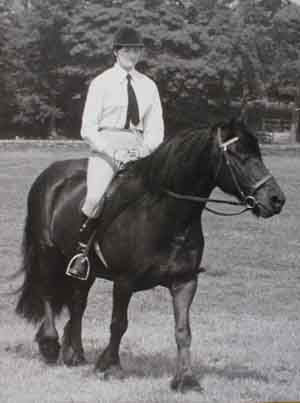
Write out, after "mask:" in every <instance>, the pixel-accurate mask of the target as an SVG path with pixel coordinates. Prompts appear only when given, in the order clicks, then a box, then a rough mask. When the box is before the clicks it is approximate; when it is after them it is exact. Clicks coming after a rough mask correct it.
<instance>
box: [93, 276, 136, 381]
mask: <svg viewBox="0 0 300 403" xmlns="http://www.w3.org/2000/svg"><path fill="white" fill-rule="evenodd" d="M131 296H132V291H131V287H130V286H129V285H128V284H127V282H122V281H118V282H115V283H114V288H113V311H112V320H111V325H110V340H109V343H108V345H107V347H106V348H105V350H104V351H103V352H102V353H101V354H100V355H99V357H98V359H97V362H96V365H95V371H99V372H101V373H103V374H104V378H105V379H106V378H109V377H114V378H123V371H122V368H121V364H120V357H119V349H120V343H121V339H122V336H123V335H124V333H125V332H126V330H127V327H128V317H127V310H128V305H129V302H130V299H131Z"/></svg>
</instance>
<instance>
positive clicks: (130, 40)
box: [113, 26, 144, 48]
mask: <svg viewBox="0 0 300 403" xmlns="http://www.w3.org/2000/svg"><path fill="white" fill-rule="evenodd" d="M113 47H114V48H116V47H117V48H123V47H144V43H143V40H142V37H141V35H140V33H139V32H138V31H137V30H136V29H134V28H131V27H129V26H124V27H121V28H120V29H119V30H118V31H117V33H116V34H115V37H114V43H113Z"/></svg>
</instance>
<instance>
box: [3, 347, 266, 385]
mask: <svg viewBox="0 0 300 403" xmlns="http://www.w3.org/2000/svg"><path fill="white" fill-rule="evenodd" d="M1 344H2V343H1ZM0 350H4V351H5V352H6V353H9V354H12V355H13V356H14V357H15V358H22V359H27V360H30V361H31V360H37V361H40V362H43V359H42V357H41V355H40V354H39V353H38V351H37V349H36V348H35V347H34V345H33V344H30V343H18V344H16V345H11V344H10V343H8V344H6V345H1V346H0ZM98 354H99V351H98V350H97V349H95V348H93V349H91V350H87V351H86V359H87V363H86V365H87V366H90V367H91V370H90V371H89V373H90V372H92V371H93V368H94V363H95V362H96V359H97V357H98ZM120 358H121V364H122V367H123V369H124V371H125V376H126V378H128V377H135V378H154V379H158V378H161V377H163V376H170V377H171V376H173V375H174V374H175V371H176V355H175V354H174V356H173V357H170V355H169V353H168V352H161V353H152V354H138V355H137V354H133V353H132V352H126V351H125V352H121V355H120ZM52 366H53V365H52ZM58 366H63V364H62V362H61V360H59V362H58ZM193 369H194V371H195V374H196V376H197V378H198V379H199V381H201V380H202V379H203V378H204V377H205V376H213V377H219V378H225V379H227V380H229V381H234V380H237V379H251V380H253V381H258V382H263V383H269V378H268V376H266V375H264V374H262V373H260V372H259V371H257V370H255V369H250V368H248V367H246V366H242V365H239V364H235V363H231V364H228V365H226V366H223V367H218V368H217V367H215V366H209V365H203V363H202V362H201V361H200V360H198V361H197V360H193Z"/></svg>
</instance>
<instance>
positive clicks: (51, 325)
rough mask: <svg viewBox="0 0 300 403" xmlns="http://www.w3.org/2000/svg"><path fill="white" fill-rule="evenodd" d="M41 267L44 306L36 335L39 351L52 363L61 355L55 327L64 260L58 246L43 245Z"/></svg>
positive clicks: (39, 279) (41, 293)
mask: <svg viewBox="0 0 300 403" xmlns="http://www.w3.org/2000/svg"><path fill="white" fill-rule="evenodd" d="M38 264H39V267H40V274H39V278H38V281H39V285H38V288H39V292H40V296H41V299H42V303H43V308H44V317H43V321H42V324H41V326H40V328H39V330H38V332H37V334H36V336H35V340H36V342H37V343H38V346H39V351H40V353H41V355H42V357H43V358H44V360H45V361H46V362H47V363H49V364H51V363H55V362H56V361H57V359H58V357H59V351H60V344H59V335H58V332H57V330H56V327H55V316H56V315H57V314H58V313H59V312H60V311H61V310H62V307H63V305H64V302H63V301H62V297H61V295H63V294H64V293H63V291H62V290H61V288H62V284H63V277H62V276H63V275H64V273H63V272H62V271H61V270H60V268H62V267H63V266H64V261H63V259H62V257H61V255H60V253H59V252H58V251H57V249H56V248H54V247H50V246H47V245H41V247H40V254H39V258H38Z"/></svg>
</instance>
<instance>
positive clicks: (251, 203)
mask: <svg viewBox="0 0 300 403" xmlns="http://www.w3.org/2000/svg"><path fill="white" fill-rule="evenodd" d="M217 138H218V148H219V149H220V150H221V154H220V159H219V163H218V168H217V171H216V175H215V182H216V180H217V178H218V176H219V173H220V170H221V166H222V161H223V159H224V160H225V163H226V165H227V167H228V169H229V172H230V175H231V178H232V180H233V183H234V185H235V187H236V189H237V191H238V193H239V195H240V197H241V201H240V202H237V201H230V200H224V199H212V198H209V197H198V196H192V195H184V194H180V193H176V192H173V191H171V190H166V191H165V192H166V193H167V194H168V195H169V196H171V197H173V198H175V199H179V200H187V201H191V202H195V203H219V204H229V205H233V206H245V208H244V209H243V210H241V211H239V212H237V213H223V212H220V211H216V210H213V209H211V208H208V207H206V206H205V207H204V208H205V210H207V211H209V212H211V213H214V214H217V215H222V216H234V215H240V214H242V213H244V212H246V211H248V210H253V209H254V208H255V207H256V206H257V205H258V204H259V202H258V201H257V200H256V198H255V193H256V192H257V191H258V189H260V188H261V187H262V186H263V185H264V184H265V183H266V182H268V181H269V180H270V179H272V178H273V176H272V175H271V174H268V175H265V176H264V177H263V178H262V179H260V180H259V181H257V182H256V183H254V184H253V185H252V186H251V192H250V194H248V195H246V194H245V192H244V191H243V190H242V188H241V186H240V183H239V181H238V178H237V176H236V174H235V172H234V169H233V166H232V162H231V161H230V156H229V153H228V147H230V145H232V144H234V143H236V142H237V141H239V138H238V137H233V138H232V139H230V140H228V141H225V142H222V137H221V129H220V128H218V133H217Z"/></svg>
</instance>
